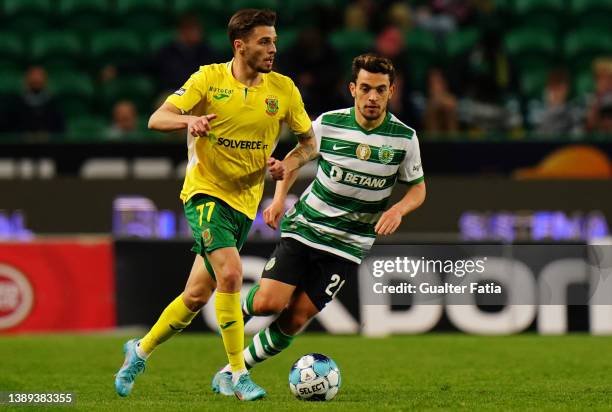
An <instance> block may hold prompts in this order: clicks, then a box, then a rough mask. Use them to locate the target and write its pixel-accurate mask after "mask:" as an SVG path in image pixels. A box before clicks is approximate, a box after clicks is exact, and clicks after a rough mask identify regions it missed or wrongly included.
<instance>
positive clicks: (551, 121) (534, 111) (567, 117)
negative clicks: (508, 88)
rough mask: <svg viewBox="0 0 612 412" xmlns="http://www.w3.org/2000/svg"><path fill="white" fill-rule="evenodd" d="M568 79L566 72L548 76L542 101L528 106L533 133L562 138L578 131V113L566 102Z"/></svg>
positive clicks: (556, 71) (551, 73)
mask: <svg viewBox="0 0 612 412" xmlns="http://www.w3.org/2000/svg"><path fill="white" fill-rule="evenodd" d="M569 92H570V79H569V75H568V73H567V71H565V70H553V71H551V72H550V73H549V74H548V80H547V81H546V89H545V90H544V101H543V102H534V103H531V104H530V109H529V114H528V116H529V119H530V122H531V124H532V125H533V129H534V131H536V132H537V133H538V134H543V135H549V136H551V137H563V135H568V134H570V133H575V132H577V131H578V113H577V110H576V108H575V107H574V105H572V104H571V103H570V102H569V101H568V97H569Z"/></svg>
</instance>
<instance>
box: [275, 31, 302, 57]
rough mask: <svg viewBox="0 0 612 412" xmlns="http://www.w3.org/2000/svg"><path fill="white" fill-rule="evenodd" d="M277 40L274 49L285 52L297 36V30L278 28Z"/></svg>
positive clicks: (293, 43)
mask: <svg viewBox="0 0 612 412" xmlns="http://www.w3.org/2000/svg"><path fill="white" fill-rule="evenodd" d="M277 33H278V41H277V42H276V49H277V50H278V52H279V53H285V52H286V51H287V50H289V49H291V48H292V47H293V46H294V45H295V42H296V41H297V38H298V31H297V30H296V29H289V28H286V29H282V28H281V29H278V30H277Z"/></svg>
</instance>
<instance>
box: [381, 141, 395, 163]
mask: <svg viewBox="0 0 612 412" xmlns="http://www.w3.org/2000/svg"><path fill="white" fill-rule="evenodd" d="M394 154H395V152H394V151H393V147H392V146H390V145H388V144H384V145H382V146H381V147H380V149H378V160H380V163H382V164H385V165H386V164H389V163H391V160H393V155H394Z"/></svg>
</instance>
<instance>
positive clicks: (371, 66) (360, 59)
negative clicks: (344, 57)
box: [351, 53, 395, 84]
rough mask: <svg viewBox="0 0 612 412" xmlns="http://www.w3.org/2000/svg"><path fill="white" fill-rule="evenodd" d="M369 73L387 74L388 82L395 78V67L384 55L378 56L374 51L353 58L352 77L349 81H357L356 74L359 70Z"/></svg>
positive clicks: (391, 82)
mask: <svg viewBox="0 0 612 412" xmlns="http://www.w3.org/2000/svg"><path fill="white" fill-rule="evenodd" d="M362 69H363V70H365V71H366V72H370V73H382V74H387V75H389V83H390V84H393V81H394V80H395V67H393V62H391V60H389V59H387V58H386V57H382V56H378V55H376V54H374V53H366V54H361V55H359V56H357V57H355V58H354V59H353V77H352V79H351V81H352V82H353V83H356V82H357V75H359V71H360V70H362Z"/></svg>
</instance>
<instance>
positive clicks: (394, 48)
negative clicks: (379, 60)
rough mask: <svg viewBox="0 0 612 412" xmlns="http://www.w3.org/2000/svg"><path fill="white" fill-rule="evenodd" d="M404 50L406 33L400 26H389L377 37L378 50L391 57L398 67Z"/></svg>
mask: <svg viewBox="0 0 612 412" xmlns="http://www.w3.org/2000/svg"><path fill="white" fill-rule="evenodd" d="M403 51H404V35H403V34H402V31H401V30H400V29H399V28H397V27H394V26H389V27H387V28H386V29H384V30H383V31H382V32H381V33H380V34H379V35H378V37H376V52H377V53H378V54H380V55H381V56H383V57H386V58H388V59H391V61H393V64H394V65H395V66H396V67H397V66H398V61H399V59H400V57H401V55H402V52H403Z"/></svg>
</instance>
